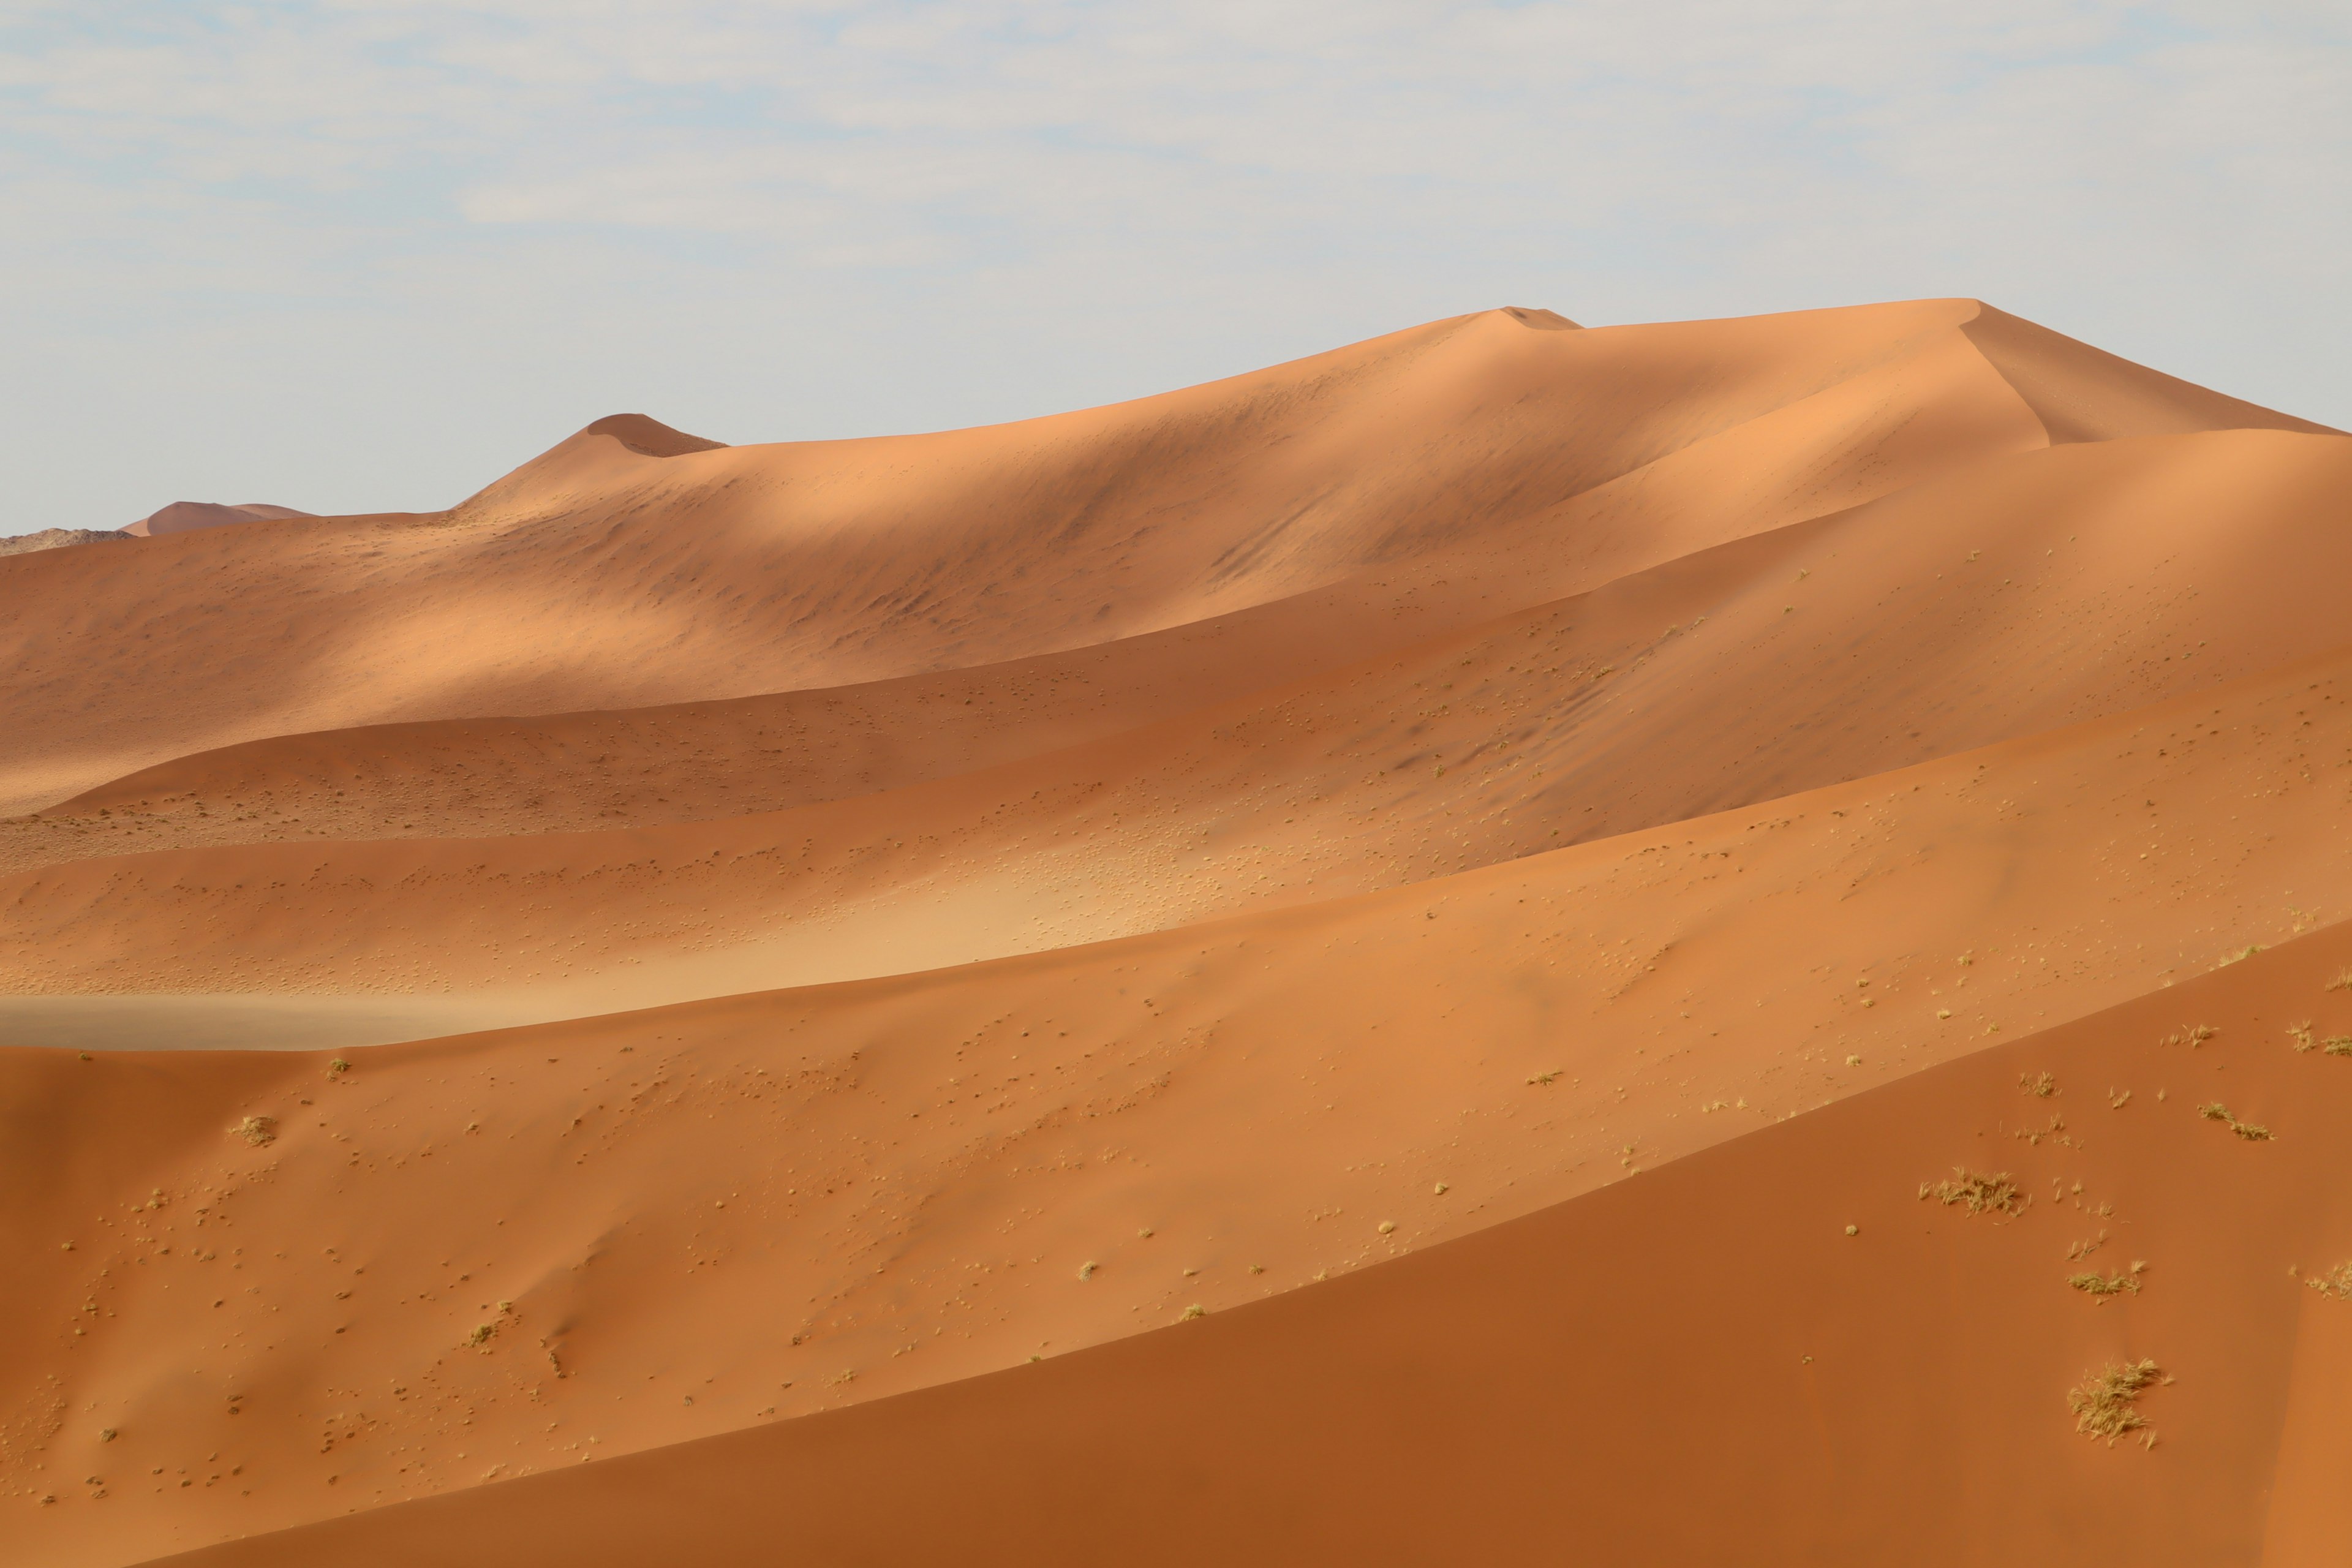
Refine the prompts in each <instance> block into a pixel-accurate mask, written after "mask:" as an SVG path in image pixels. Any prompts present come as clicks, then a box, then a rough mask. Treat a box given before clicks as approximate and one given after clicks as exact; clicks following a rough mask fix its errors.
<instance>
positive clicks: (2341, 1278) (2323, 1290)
mask: <svg viewBox="0 0 2352 1568" xmlns="http://www.w3.org/2000/svg"><path fill="white" fill-rule="evenodd" d="M2304 1283H2305V1284H2306V1285H2308V1286H2310V1287H2311V1288H2312V1289H2315V1290H2316V1291H2318V1292H2319V1293H2320V1294H2321V1295H2323V1296H2325V1297H2326V1298H2327V1299H2328V1300H2331V1301H2352V1263H2339V1264H2337V1265H2336V1267H2335V1268H2331V1269H2329V1270H2328V1271H2327V1272H2326V1273H2325V1274H2315V1275H2313V1276H2312V1277H2311V1278H2310V1279H2305V1281H2304Z"/></svg>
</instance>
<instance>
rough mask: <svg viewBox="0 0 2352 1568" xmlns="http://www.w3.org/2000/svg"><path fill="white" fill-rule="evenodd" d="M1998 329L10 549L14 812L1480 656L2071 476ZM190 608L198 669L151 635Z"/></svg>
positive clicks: (1073, 425) (1949, 316) (1104, 416)
mask: <svg viewBox="0 0 2352 1568" xmlns="http://www.w3.org/2000/svg"><path fill="white" fill-rule="evenodd" d="M1979 310H1980V307H1979V306H1978V305H1977V304H1976V303H1975V302H1974V301H1969V300H1933V301H1925V302H1920V303H1915V304H1906V305H1886V306H1873V307H1868V308H1865V309H1860V310H1832V311H1811V312H1803V313H1800V314H1797V315H1790V316H1778V317H1761V318H1754V319H1749V320H1743V321H1708V322H1693V323H1679V324H1673V325H1665V326H1647V327H1622V328H1607V329H1601V330H1598V331H1542V330H1535V329H1532V328H1531V327H1530V326H1529V325H1528V324H1527V323H1525V322H1523V321H1520V320H1519V319H1517V318H1516V317H1514V316H1512V315H1510V314H1508V313H1507V312H1502V311H1488V312H1486V313H1483V314H1480V315H1475V316H1466V317H1459V318H1455V319H1454V320H1452V321H1441V322H1436V323H1433V324H1432V325H1429V326H1426V327H1420V328H1415V329H1412V331H1405V332H1401V333H1397V334H1394V335H1392V336H1391V337H1388V338H1382V339H1376V340H1374V341H1373V342H1370V343H1365V344H1360V345H1357V346H1356V347H1353V348H1350V349H1344V350H1339V351H1336V352H1335V353H1328V354H1322V355H1318V356H1316V357H1314V358H1312V359H1307V360H1302V361H1299V362H1297V363H1294V364H1291V365H1286V366H1281V367H1277V368H1276V369H1274V370H1270V371H1265V372H1261V373H1258V374H1254V375H1248V376H1242V377H1237V378H1234V380H1232V381H1227V382H1219V383H1215V384H1211V385H1209V386H1205V387H1198V388H1193V389H1192V390H1190V391H1187V392H1181V393H1172V394H1169V395H1165V396H1162V397H1157V398H1147V399H1143V400H1141V401H1139V402H1136V403H1130V404H1122V405H1116V406H1114V407H1110V408H1106V409H1095V410H1089V411H1087V412H1084V413H1079V414H1070V415H1062V416H1055V417H1053V418H1049V419H1039V420H1032V421H1028V422H1026V423H1024V424H1021V425H1014V426H1001V427H996V428H992V429H986V430H970V431H955V432H948V433H944V434H940V435H935V436H921V437H892V438H887V439H879V440H868V441H846V442H813V443H803V444H797V445H789V446H767V447H730V448H723V449H711V450H695V451H688V452H684V453H682V454H681V455H678V456H674V457H652V456H647V455H645V454H644V453H643V452H641V451H639V450H636V449H635V448H632V447H629V446H628V445H626V444H625V443H624V442H623V441H622V440H621V439H620V438H618V437H614V436H610V435H592V434H589V433H587V432H583V433H582V434H581V435H580V436H577V437H573V438H572V439H571V440H570V441H567V442H565V443H563V444H562V445H561V446H559V447H556V448H554V449H553V450H552V451H551V452H549V453H548V454H546V455H545V456H543V457H541V458H538V459H535V460H533V461H532V462H530V463H528V464H526V465H524V466H523V467H522V468H519V469H517V470H516V471H515V472H514V473H512V474H510V475H509V476H508V477H507V478H505V479H500V480H499V481H498V482H496V483H495V484H493V485H491V486H490V487H489V488H488V489H485V490H483V491H482V492H481V493H480V494H478V495H477V496H475V497H474V498H472V499H471V500H468V501H467V502H466V503H465V504H464V505H463V506H461V507H460V508H458V509H457V510H455V511H453V512H450V513H446V514H438V515H435V516H431V517H426V518H420V519H376V520H366V521H362V520H349V519H346V520H331V521H325V522H297V523H289V524H285V525H280V526H274V527H271V528H268V529H263V530H252V529H215V530H208V531H202V532H199V533H194V534H188V535H182V536H174V537H173V539H171V540H170V541H169V542H166V543H164V544H160V545H157V546H155V547H153V548H150V549H144V550H142V552H140V554H139V556H138V558H137V559H136V560H135V561H121V560H115V559H110V560H109V561H108V562H107V563H105V564H104V565H102V566H101V564H100V563H99V562H97V561H96V559H95V558H93V557H92V556H91V554H90V552H78V551H62V552H58V551H51V552H42V553H40V554H38V555H32V556H25V557H12V558H9V559H8V560H7V562H6V563H5V564H0V592H5V593H7V594H8V595H10V597H11V599H12V600H13V601H15V602H16V603H19V604H21V605H23V606H25V613H23V614H22V615H20V616H16V617H15V618H13V619H12V621H11V622H10V623H9V624H8V626H6V627H5V629H0V665H5V668H11V669H13V670H15V671H16V672H17V674H16V683H15V684H16V689H15V691H14V692H13V693H12V695H13V696H14V697H15V699H16V712H17V713H18V714H19V716H20V723H21V724H22V726H23V730H24V731H25V732H26V733H27V734H29V735H31V736H33V737H35V738H36V739H35V741H34V742H32V743H30V744H28V745H26V746H25V747H22V748H20V749H19V751H18V752H17V753H16V754H15V755H13V756H12V757H11V758H10V759H9V760H8V766H7V767H6V768H5V771H0V808H5V809H13V810H19V811H21V810H27V809H33V808H36V807H38V806H41V805H49V804H53V803H55V802H57V801H58V800H62V799H65V798H68V797H69V796H71V795H76V794H78V793H79V792H81V791H83V790H86V789H89V788H90V787H92V786H94V785H96V784H100V783H102V782H104V781H105V780H107V779H110V778H113V777H118V776H120V775H121V774H123V773H129V772H132V771H135V770H136V769H138V768H142V767H147V766H152V765H153V764H154V763H159V762H162V761H164V760H166V759H167V758H169V757H173V756H178V755H184V754H185V753H187V752H195V751H202V750H208V749H215V748H217V747H220V746H224V745H230V744H235V743H238V742H244V741H248V740H254V739H258V738H261V737H263V736H267V735H273V734H289V733H295V732H300V731H316V730H321V729H339V728H348V727H351V726H352V725H356V724H363V723H380V722H387V721H414V720H420V719H428V718H456V717H484V716H491V715H498V714H508V715H511V714H516V713H530V712H562V711H571V710H583V709H590V708H609V707H616V706H645V705H649V704H656V703H671V702H679V701H696V700H711V699H717V698H727V697H738V696H749V695H754V694H757V693H761V692H767V691H776V690H783V689H803V688H814V687H824V686H836V685H843V684H849V683H855V682H862V681H869V680H875V679H886V678H888V677H891V676H897V675H904V674H913V673H919V672H922V671H926V670H937V669H943V668H968V667H971V666H973V665H977V664H982V663H990V662H997V661H1001V660H1003V659H1007V658H1022V657H1026V656H1029V655H1033V654H1037V653H1045V652H1051V651H1055V650H1057V649H1065V648H1071V647H1087V646H1091V645H1093V644H1097V643H1100V642H1104V641H1108V640H1111V639H1113V638H1116V637H1128V636H1135V635H1138V634H1139V633H1143V632H1147V631H1151V630H1157V629H1161V628H1164V627H1167V626H1177V625H1181V624H1184V623H1186V622H1188V621H1193V620H1200V619H1204V618H1208V617H1211V616H1219V615H1224V614H1229V613H1231V612H1233V611H1235V610H1238V609H1242V608H1245V607H1247V606H1249V605H1260V604H1265V603H1269V602H1271V601H1273V600H1276V599H1280V598H1285V597H1291V596H1296V595H1302V594H1307V593H1309V592H1311V591H1312V590H1314V589H1317V588H1319V587H1328V586H1330V585H1333V584H1339V583H1345V582H1351V581H1355V580H1358V579H1360V578H1362V577H1364V576H1366V575H1367V574H1377V575H1381V576H1383V577H1386V578H1388V579H1389V584H1388V588H1387V590H1386V599H1387V603H1388V604H1389V605H1391V607H1392V609H1393V610H1394V612H1395V613H1396V614H1398V615H1399V616H1400V617H1401V618H1402V619H1403V620H1406V621H1409V622H1412V623H1414V624H1415V626H1416V628H1417V629H1420V630H1423V631H1429V630H1435V629H1439V627H1440V626H1443V625H1444V624H1454V625H1459V624H1464V622H1465V620H1470V619H1476V618H1481V614H1482V612H1483V613H1484V614H1485V615H1491V614H1494V613H1496V612H1498V611H1500V610H1502V609H1507V608H1508V607H1510V606H1511V605H1515V604H1528V603H1537V602H1541V601H1543V600H1545V599H1549V598H1556V597H1559V596H1563V595H1568V594H1572V593H1576V592H1580V591H1582V590H1584V589H1587V588H1590V587H1591V586H1594V585H1597V584H1600V583H1601V582H1604V581H1607V580H1608V579H1610V578H1612V577H1614V576H1618V575H1622V574H1624V573H1625V572H1628V571H1632V570H1637V569H1639V568H1641V567H1643V566H1645V565H1650V564H1654V563H1658V562H1660V561H1663V560H1666V559H1670V558H1671V557H1672V556H1673V555H1675V554H1677V553H1681V552H1686V551H1688V550H1691V549H1695V548H1704V547H1705V546H1706V545H1709V544H1714V543H1719V542H1724V541H1725V540H1727V539H1732V538H1737V537H1739V536H1741V535H1743V534H1745V533H1748V532H1752V531H1756V530H1758V529H1759V528H1765V527H1771V526H1776V525H1778V524H1780V523H1784V522H1788V521H1797V520H1799V519H1801V518H1802V517H1806V516H1814V515H1820V514H1822V513H1823V512H1826V511H1831V510H1838V509H1839V508H1842V507H1844V506H1849V505H1852V504H1854V503H1856V502H1858V501H1861V500H1868V499H1870V498H1871V497H1874V496H1876V495H1881V494H1885V493H1887V492H1888V491H1889V490H1892V489H1896V488H1899V487H1900V486H1901V485H1903V484H1905V483H1907V482H1910V481H1912V480H1914V479H1918V478H1921V477H1924V476H1926V475H1927V474H1930V473H1933V472H1937V471H1939V470H1942V469H1946V468H1950V467H1952V466H1954V465H1955V464H1958V463H1960V462H1964V461H1968V460H1970V459H1973V458H1981V457H1984V456H1988V455H1991V454H1996V453H2000V452H2009V451H2018V450H2023V449H2028V448H2031V447H2038V446H2042V445H2043V444H2045V443H2046V441H2047V439H2048V437H2047V436H2046V434H2045V433H2044V430H2043V428H2042V423H2041V421H2040V420H2039V419H2038V418H2037V417H2036V416H2035V415H2034V414H2033V413H2032V410H2031V408H2029V407H2028V405H2026V404H2025V402H2024V401H2022V400H2021V398H2020V397H2019V395H2017V393H2016V392H2015V391H2014V390H2012V388H2011V386H2010V384H2009V383H2007V382H2006V381H2004V380H2002V379H2001V377H2000V374H1997V373H1996V371H1995V370H1994V368H1993V366H1992V364H1991V363H1990V362H1989V361H1988V360H1987V359H1986V358H1985V357H1984V356H1983V355H1982V353H1979V351H1978V349H1977V347H1976V345H1975V344H1974V343H1973V342H1971V340H1969V338H1968V337H1967V336H1966V335H1965V334H1964V333H1963V332H1962V331H1961V330H1960V329H1961V328H1962V327H1963V326H1964V325H1966V324H1967V323H1968V322H1969V321H1972V320H1973V319H1975V317H1976V316H1977V315H1978V313H1979ZM2086 352H2087V351H2086ZM2243 406H2244V405H2231V408H2230V410H2229V412H2230V413H2231V419H2230V421H2229V422H2230V423H2232V424H2235V423H2240V422H2242V421H2244V422H2254V423H2260V424H2263V425H2268V426H2275V427H2295V428H2301V427H2306V426H2302V424H2301V422H2299V421H2293V420H2289V419H2286V418H2285V417H2284V416H2275V415H2269V414H2266V413H2263V411H2260V410H2252V411H2249V412H2245V413H2243V414H2242V415H2240V414H2238V413H2237V412H2236V410H2237V409H2239V408H2242V407H2243ZM647 423H648V424H650V423H651V422H650V421H648V422H647ZM1531 550H1534V551H1535V552H1536V553H1535V554H1533V555H1532V556H1531V554H1530V551H1531ZM1522 595H1528V596H1522ZM1498 596H1499V597H1498ZM192 599H193V600H195V601H199V602H203V603H205V604H208V605H214V606H215V610H214V611H213V613H211V614H209V615H208V616H206V622H207V624H206V626H205V636H204V639H203V642H204V647H205V658H203V659H202V660H199V661H193V662H192V661H190V660H189V659H188V658H186V657H185V655H184V650H183V648H182V646H181V643H180V641H179V639H176V638H174V637H170V636H168V635H167V636H164V637H161V638H160V639H159V638H158V637H157V633H156V628H157V627H158V626H170V625H172V624H173V620H172V617H173V614H174V612H175V611H176V609H177V608H178V606H180V605H182V604H184V603H185V602H188V601H190V600H192ZM265 606H266V607H267V613H266V614H263V613H259V612H261V611H262V610H263V609H264V607H265ZM93 647H107V648H109V649H110V657H109V658H108V659H107V660H106V661H104V665H103V668H92V665H91V662H90V661H89V658H87V657H86V650H88V649H90V648H93Z"/></svg>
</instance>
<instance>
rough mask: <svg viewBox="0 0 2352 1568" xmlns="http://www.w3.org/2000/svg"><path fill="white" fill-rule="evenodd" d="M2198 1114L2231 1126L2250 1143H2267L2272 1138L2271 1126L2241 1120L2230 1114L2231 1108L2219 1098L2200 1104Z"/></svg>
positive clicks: (2231, 1128) (2232, 1129)
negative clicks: (2209, 1102)
mask: <svg viewBox="0 0 2352 1568" xmlns="http://www.w3.org/2000/svg"><path fill="white" fill-rule="evenodd" d="M2197 1114H2198V1115H2200V1116H2201V1117H2203V1118H2204V1119H2205V1120H2206V1121H2219V1122H2221V1124H2222V1125H2223V1126H2225V1127H2227V1128H2229V1130H2230V1131H2232V1132H2234V1133H2236V1134H2237V1135H2238V1136H2239V1137H2241V1138H2242V1139H2244V1140H2245V1141H2246V1142H2249V1143H2267V1142H2270V1140H2271V1130H2270V1129H2269V1128H2267V1127H2264V1126H2263V1125H2261V1124H2260V1123H2258V1122H2253V1121H2239V1120H2238V1119H2237V1118H2236V1117H2234V1116H2232V1115H2231V1114H2230V1108H2229V1107H2228V1106H2226V1105H2224V1104H2222V1103H2221V1101H2220V1100H2215V1101H2213V1102H2212V1103H2211V1104H2210V1105H2200V1106H2199V1107H2198V1108H2197Z"/></svg>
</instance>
